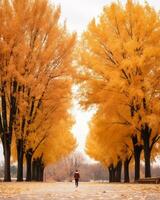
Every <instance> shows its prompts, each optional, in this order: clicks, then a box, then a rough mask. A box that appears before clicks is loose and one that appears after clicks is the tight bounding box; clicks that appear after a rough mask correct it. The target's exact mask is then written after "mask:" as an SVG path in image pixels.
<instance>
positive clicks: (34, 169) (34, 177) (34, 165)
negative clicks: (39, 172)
mask: <svg viewBox="0 0 160 200" xmlns="http://www.w3.org/2000/svg"><path fill="white" fill-rule="evenodd" d="M32 180H33V181H35V180H36V160H35V158H34V159H33V161H32Z"/></svg>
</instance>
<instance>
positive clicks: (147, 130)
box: [141, 124, 152, 178]
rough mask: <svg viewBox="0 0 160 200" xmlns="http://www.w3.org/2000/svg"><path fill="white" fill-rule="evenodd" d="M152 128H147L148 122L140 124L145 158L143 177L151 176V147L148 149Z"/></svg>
mask: <svg viewBox="0 0 160 200" xmlns="http://www.w3.org/2000/svg"><path fill="white" fill-rule="evenodd" d="M151 132H152V129H150V128H149V126H148V124H145V125H144V126H142V132H141V135H142V139H143V144H144V160H145V177H146V178H147V177H151V161H150V159H151V149H150V136H151Z"/></svg>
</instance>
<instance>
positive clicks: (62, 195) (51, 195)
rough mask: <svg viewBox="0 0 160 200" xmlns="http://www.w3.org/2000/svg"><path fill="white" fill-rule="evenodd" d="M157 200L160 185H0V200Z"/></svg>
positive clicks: (158, 198) (159, 194) (159, 193)
mask: <svg viewBox="0 0 160 200" xmlns="http://www.w3.org/2000/svg"><path fill="white" fill-rule="evenodd" d="M2 199H3V200H5V199H6V200H72V199H73V200H113V199H114V200H119V199H121V200H160V185H136V184H98V183H80V186H79V188H78V189H76V188H75V187H74V184H73V183H0V200H2Z"/></svg>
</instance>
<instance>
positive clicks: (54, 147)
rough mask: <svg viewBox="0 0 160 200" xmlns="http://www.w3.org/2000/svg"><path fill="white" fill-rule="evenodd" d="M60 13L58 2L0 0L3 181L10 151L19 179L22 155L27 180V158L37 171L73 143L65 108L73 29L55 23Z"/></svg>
mask: <svg viewBox="0 0 160 200" xmlns="http://www.w3.org/2000/svg"><path fill="white" fill-rule="evenodd" d="M60 14H61V11H60V8H59V7H56V6H54V5H50V4H49V2H48V1H47V0H33V1H30V0H11V1H10V0H2V1H1V2H0V22H1V26H0V134H1V140H2V145H3V151H4V160H5V175H4V180H5V181H10V180H11V177H10V158H11V155H12V157H13V159H16V160H17V161H18V171H17V180H19V181H22V180H23V165H24V162H23V160H24V157H25V158H26V162H25V163H26V165H27V175H26V180H28V181H30V180H31V178H32V177H31V176H32V175H31V165H32V160H33V159H34V160H36V159H39V160H40V168H41V169H42V170H41V171H42V172H43V169H44V167H45V166H46V165H47V164H49V163H51V162H55V161H57V160H58V159H60V158H61V157H62V156H64V155H67V154H68V153H70V151H72V150H73V149H74V148H75V139H74V137H73V136H72V134H71V128H72V125H73V123H74V120H73V119H72V117H71V115H70V113H69V109H70V106H71V87H72V78H73V75H74V70H73V68H72V59H73V58H72V51H73V47H74V44H75V34H69V33H68V32H67V30H66V25H65V24H64V25H61V24H60V23H59V18H60ZM66 119H67V120H66ZM64 143H65V145H64ZM11 149H12V152H11ZM41 176H42V175H41ZM41 178H42V177H41Z"/></svg>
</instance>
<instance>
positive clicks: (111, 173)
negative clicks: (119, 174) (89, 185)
mask: <svg viewBox="0 0 160 200" xmlns="http://www.w3.org/2000/svg"><path fill="white" fill-rule="evenodd" d="M108 169H109V182H110V183H112V182H115V167H114V166H113V164H111V165H110V166H109V168H108Z"/></svg>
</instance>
